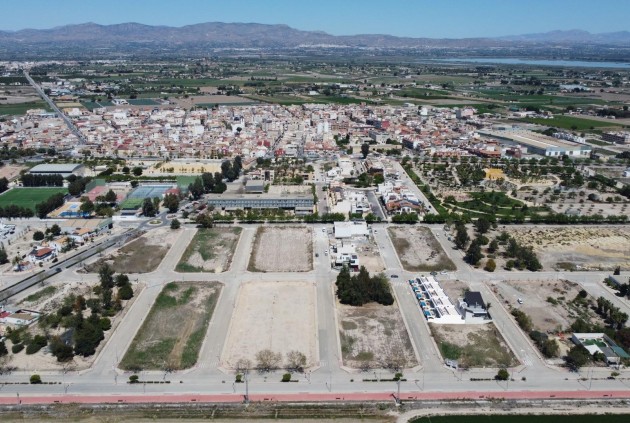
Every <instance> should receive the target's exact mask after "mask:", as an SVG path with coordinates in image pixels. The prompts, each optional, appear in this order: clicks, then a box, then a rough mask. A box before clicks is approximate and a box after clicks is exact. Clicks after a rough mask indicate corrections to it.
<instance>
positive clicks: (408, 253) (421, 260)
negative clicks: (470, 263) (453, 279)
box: [387, 226, 456, 272]
mask: <svg viewBox="0 0 630 423" xmlns="http://www.w3.org/2000/svg"><path fill="white" fill-rule="evenodd" d="M387 230H388V232H389V236H390V238H391V240H392V243H393V244H394V247H395V248H396V253H397V254H398V258H399V259H400V262H401V263H402V265H403V267H404V268H405V270H406V271H408V272H431V271H440V270H456V267H455V265H454V264H453V262H452V261H451V259H449V258H448V256H447V255H446V253H445V252H444V250H443V249H442V246H441V245H440V243H439V242H438V240H437V239H435V236H434V235H433V233H431V230H430V229H429V228H425V227H420V226H417V227H409V226H404V227H403V226H394V227H390V228H388V229H387Z"/></svg>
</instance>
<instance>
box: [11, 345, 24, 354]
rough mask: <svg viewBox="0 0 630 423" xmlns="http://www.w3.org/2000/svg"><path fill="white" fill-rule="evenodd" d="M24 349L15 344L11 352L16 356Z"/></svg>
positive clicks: (22, 346)
mask: <svg viewBox="0 0 630 423" xmlns="http://www.w3.org/2000/svg"><path fill="white" fill-rule="evenodd" d="M23 349H24V344H15V345H14V346H12V347H11V352H12V353H13V354H17V353H19V352H20V351H22V350H23Z"/></svg>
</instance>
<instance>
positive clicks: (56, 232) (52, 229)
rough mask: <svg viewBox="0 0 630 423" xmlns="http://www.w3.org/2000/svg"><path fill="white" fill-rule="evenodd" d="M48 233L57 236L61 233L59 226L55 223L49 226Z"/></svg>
mask: <svg viewBox="0 0 630 423" xmlns="http://www.w3.org/2000/svg"><path fill="white" fill-rule="evenodd" d="M50 233H51V234H53V236H59V235H61V228H60V227H59V225H57V224H56V223H55V224H54V225H52V226H51V227H50Z"/></svg>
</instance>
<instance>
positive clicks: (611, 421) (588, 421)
mask: <svg viewBox="0 0 630 423" xmlns="http://www.w3.org/2000/svg"><path fill="white" fill-rule="evenodd" d="M600 421H601V422H606V423H627V422H629V421H630V415H628V414H609V415H606V416H594V415H573V416H569V415H546V416H526V415H508V416H501V415H486V416H441V417H419V418H416V419H412V420H410V422H411V423H594V422H600Z"/></svg>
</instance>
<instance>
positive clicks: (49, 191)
mask: <svg viewBox="0 0 630 423" xmlns="http://www.w3.org/2000/svg"><path fill="white" fill-rule="evenodd" d="M58 193H63V194H67V193H68V190H67V189H66V188H63V187H54V188H53V187H42V188H13V189H10V190H8V191H6V192H5V193H3V194H2V195H0V207H7V206H9V205H11V204H14V205H16V206H19V207H25V208H29V209H31V210H33V211H35V206H36V205H37V204H38V203H42V202H44V201H46V200H48V199H49V198H50V197H52V196H53V195H55V194H58Z"/></svg>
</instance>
